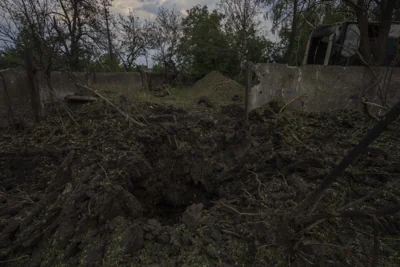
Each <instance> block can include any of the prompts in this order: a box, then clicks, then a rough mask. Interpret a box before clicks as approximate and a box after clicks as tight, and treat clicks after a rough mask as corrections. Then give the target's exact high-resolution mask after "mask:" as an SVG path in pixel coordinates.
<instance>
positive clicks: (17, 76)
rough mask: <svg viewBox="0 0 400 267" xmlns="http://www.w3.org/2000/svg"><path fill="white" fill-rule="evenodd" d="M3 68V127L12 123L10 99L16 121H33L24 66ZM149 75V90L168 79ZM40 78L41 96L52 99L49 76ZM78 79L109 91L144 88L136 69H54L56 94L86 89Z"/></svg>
mask: <svg viewBox="0 0 400 267" xmlns="http://www.w3.org/2000/svg"><path fill="white" fill-rule="evenodd" d="M0 72H1V75H0V128H2V127H5V126H7V125H9V123H11V120H10V119H11V117H10V111H9V109H10V108H9V103H11V109H12V111H13V114H14V116H15V119H16V120H17V122H19V123H22V122H26V121H31V115H32V111H31V105H30V102H29V101H30V100H29V91H28V89H29V83H28V77H27V75H26V72H25V70H24V69H6V70H0ZM1 76H3V77H4V81H5V84H6V89H7V91H8V95H9V97H7V94H6V91H5V88H4V84H3V79H2V78H1ZM147 79H148V85H149V89H150V90H153V89H155V88H158V87H161V86H162V85H163V84H164V83H165V80H164V75H163V73H147ZM38 80H39V87H40V92H41V98H42V100H44V101H46V100H49V96H50V93H49V90H48V89H47V84H48V82H47V78H46V77H45V76H44V75H39V79H38ZM76 82H79V83H81V84H84V85H90V86H92V87H93V88H99V87H101V88H102V89H104V88H105V87H106V88H107V89H109V90H110V91H116V92H119V91H124V92H126V91H127V90H141V89H142V78H141V75H140V73H137V72H130V73H124V72H119V73H94V74H90V75H86V74H85V73H65V72H52V73H51V84H52V86H53V89H54V93H55V95H56V97H57V98H59V99H64V98H65V96H67V95H71V94H75V93H84V91H83V90H82V89H81V88H77V86H76V85H75V83H76ZM122 89H123V90H122ZM86 93H87V92H86Z"/></svg>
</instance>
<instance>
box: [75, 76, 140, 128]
mask: <svg viewBox="0 0 400 267" xmlns="http://www.w3.org/2000/svg"><path fill="white" fill-rule="evenodd" d="M76 85H77V86H79V87H82V88H84V89H86V90H89V91H91V92H93V93H95V94H96V95H97V96H98V97H100V98H101V99H103V100H104V101H106V102H107V104H109V105H110V106H112V107H113V108H115V110H117V111H118V112H119V113H120V114H121V115H122V116H124V117H125V118H126V119H127V120H129V121H130V122H131V123H133V124H135V125H136V126H139V127H143V126H145V125H144V124H143V123H140V122H138V121H137V120H135V119H133V118H132V116H130V115H129V114H127V113H125V112H123V111H122V110H121V109H120V108H118V107H117V106H115V105H114V104H113V103H111V101H110V100H109V99H108V98H106V97H105V96H103V95H101V94H100V93H99V92H97V90H94V89H92V88H89V87H87V86H84V85H82V84H79V83H76Z"/></svg>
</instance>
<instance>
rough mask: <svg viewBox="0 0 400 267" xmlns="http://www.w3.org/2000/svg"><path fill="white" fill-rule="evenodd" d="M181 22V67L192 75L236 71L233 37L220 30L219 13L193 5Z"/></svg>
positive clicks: (237, 62) (236, 58)
mask: <svg viewBox="0 0 400 267" xmlns="http://www.w3.org/2000/svg"><path fill="white" fill-rule="evenodd" d="M187 13H188V15H187V17H185V18H184V19H183V21H182V26H183V36H182V39H181V44H180V51H181V64H182V66H183V68H184V69H186V70H188V71H189V72H190V73H194V74H204V73H207V72H209V71H210V70H219V71H221V72H224V73H226V74H229V75H232V76H233V75H235V74H237V73H238V71H239V67H240V66H239V65H240V64H239V57H238V53H237V50H236V49H232V48H231V46H230V44H231V43H232V42H231V41H232V40H233V36H231V35H228V34H225V32H224V31H223V30H222V26H221V21H222V14H220V13H219V12H218V11H216V10H214V11H213V12H211V13H210V12H209V11H208V8H207V6H203V7H202V6H200V5H198V6H195V7H193V8H191V9H189V10H188V11H187Z"/></svg>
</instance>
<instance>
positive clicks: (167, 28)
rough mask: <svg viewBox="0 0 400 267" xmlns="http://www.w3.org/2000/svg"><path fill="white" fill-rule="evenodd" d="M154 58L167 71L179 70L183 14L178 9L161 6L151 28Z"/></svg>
mask: <svg viewBox="0 0 400 267" xmlns="http://www.w3.org/2000/svg"><path fill="white" fill-rule="evenodd" d="M151 33H152V37H151V38H152V42H153V44H152V48H153V49H154V50H155V54H154V56H153V60H154V61H155V62H156V64H160V65H162V66H164V69H165V71H166V72H167V73H174V72H177V61H178V54H179V53H180V51H179V50H178V47H179V42H180V38H181V36H182V15H181V13H180V12H179V11H178V10H175V9H171V10H168V9H166V8H164V7H160V9H159V10H158V13H157V17H156V20H155V23H154V24H153V25H152V28H151Z"/></svg>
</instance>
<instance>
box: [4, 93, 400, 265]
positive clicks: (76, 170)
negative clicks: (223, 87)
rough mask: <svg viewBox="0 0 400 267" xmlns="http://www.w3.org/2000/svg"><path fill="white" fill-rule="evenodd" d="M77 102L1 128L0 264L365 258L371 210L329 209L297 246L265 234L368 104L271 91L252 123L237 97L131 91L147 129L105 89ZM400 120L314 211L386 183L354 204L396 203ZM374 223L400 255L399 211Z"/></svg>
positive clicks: (338, 152) (366, 261) (345, 139)
mask: <svg viewBox="0 0 400 267" xmlns="http://www.w3.org/2000/svg"><path fill="white" fill-rule="evenodd" d="M69 108H70V114H71V115H73V116H74V118H75V120H76V122H74V121H72V120H71V119H70V117H69V116H68V114H67V112H66V111H65V109H52V110H51V112H50V114H49V116H48V118H47V119H46V120H45V121H43V122H42V123H40V124H39V125H37V126H36V127H35V128H33V129H30V130H27V129H25V130H21V129H17V130H16V131H12V130H3V131H2V132H1V136H0V148H1V151H0V170H1V171H0V180H1V183H0V240H1V241H0V265H4V266H42V267H44V266H48V267H50V266H52V267H53V266H154V267H155V266H160V267H167V266H225V267H227V266H289V264H290V266H369V265H370V262H371V258H372V254H373V253H372V251H373V248H372V247H373V238H374V237H373V225H372V222H371V221H370V220H361V219H354V220H353V219H349V218H339V219H330V220H326V221H324V222H322V223H320V224H319V225H318V226H316V227H314V228H313V229H312V231H311V232H308V233H307V234H306V235H304V236H303V237H302V238H303V239H304V240H303V242H302V243H301V244H302V245H301V247H299V248H297V250H296V251H297V253H296V255H290V253H289V252H288V251H287V250H286V247H285V246H282V245H279V246H278V245H277V244H274V243H273V242H272V240H269V237H268V236H267V235H266V233H267V232H268V231H269V230H270V229H271V227H272V224H274V223H275V224H276V222H277V221H279V218H280V217H281V216H283V215H284V214H287V213H289V212H290V211H291V210H293V209H294V208H295V207H296V206H297V205H298V203H299V202H300V201H301V200H303V199H304V197H305V196H306V195H307V193H309V192H310V191H311V190H313V189H314V188H315V187H316V185H318V184H319V183H320V182H321V180H322V179H323V177H324V176H325V175H326V174H327V173H328V172H329V171H330V170H331V168H332V167H334V166H335V164H337V163H338V161H339V160H340V159H341V158H342V157H343V156H344V155H345V153H347V151H349V149H351V148H352V147H354V146H355V145H356V144H357V142H358V141H359V140H360V138H361V137H362V136H364V135H365V134H366V132H367V131H368V129H369V128H370V127H371V126H372V125H373V124H374V122H372V121H370V120H369V119H368V118H367V117H366V116H365V115H364V114H363V113H359V112H354V111H336V112H332V113H315V114H314V113H304V112H296V111H291V110H285V111H284V112H282V113H279V110H280V104H279V103H277V102H273V103H270V105H267V106H266V107H264V108H260V109H258V110H256V111H253V112H252V113H251V114H250V121H249V124H250V126H249V130H246V129H247V127H246V125H245V123H244V117H243V115H244V109H243V108H242V107H240V106H236V105H228V106H221V107H216V108H207V109H205V108H199V109H183V108H178V107H174V106H163V105H157V104H152V103H135V104H133V103H131V108H132V110H131V112H132V114H135V116H136V119H137V120H140V121H141V122H142V123H144V124H145V126H143V127H138V126H135V125H130V126H129V124H128V123H127V122H126V121H125V120H124V118H123V117H122V116H121V115H120V114H119V113H118V112H117V111H116V110H115V109H113V108H112V107H110V106H108V105H107V104H105V103H103V102H102V101H97V102H96V103H89V104H84V105H75V106H70V107H69ZM278 113H279V114H278ZM399 131H400V127H399V126H398V125H394V126H393V127H391V128H390V129H388V130H386V131H385V132H384V133H383V135H382V136H381V137H380V138H379V139H378V140H377V141H376V142H375V143H374V144H373V146H371V147H369V148H368V149H367V151H365V152H364V153H363V155H362V156H361V157H359V158H358V159H357V160H356V162H355V163H354V164H353V165H352V166H351V167H350V168H348V169H347V170H346V171H345V173H344V174H343V176H341V177H339V178H338V179H337V181H336V182H335V183H334V184H333V185H332V187H331V188H329V189H328V191H327V193H326V194H325V197H324V198H323V200H322V201H321V203H320V205H319V206H318V207H317V209H316V210H315V211H314V212H320V211H334V210H337V209H339V208H341V207H343V206H345V205H346V204H348V203H350V202H352V201H354V200H356V199H359V198H361V197H363V196H365V195H367V194H369V193H371V192H372V191H374V190H377V189H380V188H382V187H385V189H384V190H382V191H381V192H380V193H379V194H376V195H374V197H372V198H371V199H369V200H368V201H366V202H362V203H360V204H359V205H357V206H355V207H353V208H357V209H369V208H381V207H384V206H386V205H389V204H393V203H396V201H398V199H400V183H396V181H397V180H399V178H400V135H399ZM379 226H380V236H379V238H380V241H381V243H380V249H379V252H380V264H379V266H398V262H399V259H400V244H399V242H400V241H399V240H400V216H399V215H395V216H387V217H382V218H379ZM280 234H281V235H282V236H284V235H285V234H287V233H280Z"/></svg>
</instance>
